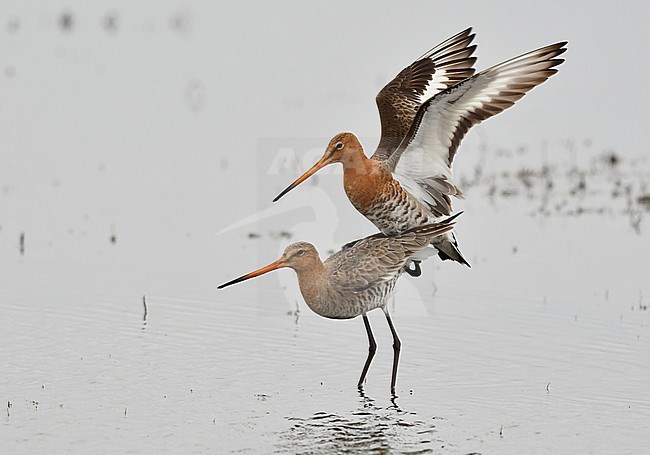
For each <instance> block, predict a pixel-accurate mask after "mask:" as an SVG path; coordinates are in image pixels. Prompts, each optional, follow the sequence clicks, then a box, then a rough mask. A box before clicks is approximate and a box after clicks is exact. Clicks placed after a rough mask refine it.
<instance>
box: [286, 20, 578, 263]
mask: <svg viewBox="0 0 650 455" xmlns="http://www.w3.org/2000/svg"><path fill="white" fill-rule="evenodd" d="M473 38H474V35H473V34H471V29H467V30H465V31H463V32H461V33H459V34H457V35H455V36H453V37H452V38H449V39H448V40H446V41H444V42H443V43H441V44H439V45H438V46H436V47H435V48H434V49H432V50H431V51H429V52H428V53H426V54H425V55H424V56H422V57H421V58H420V59H418V60H417V61H416V62H414V63H413V64H411V65H410V66H409V67H407V68H405V69H404V70H403V71H402V72H401V73H399V74H398V75H397V77H395V79H393V80H392V81H391V82H389V83H388V85H386V86H385V87H384V88H383V89H382V90H381V91H380V92H379V94H378V95H377V100H376V101H377V106H378V108H379V115H380V119H381V139H380V141H379V145H378V147H377V150H376V151H375V153H374V154H373V155H372V157H370V158H368V157H366V155H365V153H364V151H363V147H362V146H361V144H360V142H359V140H358V139H357V137H356V136H355V135H354V134H352V133H347V132H346V133H339V134H337V135H336V136H334V138H333V139H332V140H331V141H330V142H329V144H328V146H327V149H326V150H325V153H324V154H323V156H322V158H321V159H320V160H319V161H318V162H317V163H316V164H315V165H314V166H312V167H311V168H310V169H309V170H307V172H305V173H304V174H303V175H302V176H301V177H299V178H298V179H297V180H296V181H295V182H293V183H292V184H291V185H289V186H288V187H287V188H286V189H285V190H284V191H282V192H281V193H280V194H279V195H278V196H277V197H276V198H275V199H274V200H273V201H274V202H275V201H277V200H278V199H280V198H281V197H282V196H284V195H285V194H286V193H287V192H289V191H290V190H292V189H293V188H295V187H296V186H297V185H299V184H300V183H301V182H303V181H304V180H306V179H307V178H309V177H310V176H311V175H313V174H314V173H315V172H317V171H318V170H319V169H322V168H323V167H325V166H327V165H329V164H332V163H342V165H343V185H344V188H345V192H346V194H347V196H348V199H349V200H350V202H351V203H352V205H353V206H354V207H355V208H356V209H357V210H358V211H359V212H360V213H361V214H363V215H364V216H365V217H366V218H368V219H369V220H370V221H371V222H372V223H373V224H374V225H375V226H377V228H379V230H381V232H382V233H384V234H386V235H394V234H397V233H400V232H404V231H406V230H408V229H411V228H413V227H415V226H421V225H424V224H429V223H432V222H435V221H436V220H438V219H439V218H440V217H441V216H445V215H450V214H451V213H452V202H451V196H454V197H458V198H462V197H463V194H462V192H461V191H460V189H459V188H458V187H457V186H456V185H455V184H454V183H453V182H452V179H453V171H452V170H453V160H454V157H455V156H456V152H457V150H458V146H459V144H460V142H461V140H462V139H463V137H464V136H465V134H466V133H467V131H468V130H469V129H470V128H471V127H472V126H474V125H476V124H478V123H480V122H481V121H483V120H485V119H487V118H489V117H492V116H494V115H496V114H498V113H500V112H502V111H504V110H505V109H507V108H509V107H510V106H512V105H513V104H514V103H515V101H517V100H519V99H520V98H521V97H523V96H524V95H525V94H526V93H527V92H529V91H530V90H531V89H533V88H534V87H536V86H538V85H540V84H541V83H543V82H544V81H546V80H547V79H548V78H549V77H551V76H552V75H553V74H555V73H556V72H557V69H556V67H557V66H558V65H560V64H561V63H562V62H564V60H563V59H560V58H557V57H558V56H559V55H561V54H562V53H564V52H565V51H566V47H565V46H566V44H567V43H566V42H560V43H556V44H551V45H549V46H545V47H542V48H540V49H537V50H534V51H531V52H528V53H526V54H523V55H521V56H519V57H515V58H513V59H511V60H508V61H506V62H503V63H500V64H498V65H496V66H493V67H492V68H489V69H487V70H484V71H482V72H480V73H478V74H474V70H473V69H472V65H473V64H474V62H475V57H472V54H473V52H474V50H475V45H471V46H470V43H471V42H472V40H473ZM433 246H434V247H435V248H436V249H437V250H438V255H439V256H440V258H441V259H443V260H447V259H450V260H454V261H456V262H459V263H461V264H465V265H467V266H469V263H468V262H467V260H466V259H465V258H464V257H463V255H462V254H461V252H460V250H459V248H458V243H457V241H456V238H455V236H454V234H453V232H449V233H447V234H445V235H443V236H439V237H436V238H434V239H433Z"/></svg>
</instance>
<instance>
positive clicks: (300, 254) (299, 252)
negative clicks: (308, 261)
mask: <svg viewBox="0 0 650 455" xmlns="http://www.w3.org/2000/svg"><path fill="white" fill-rule="evenodd" d="M303 254H305V250H303V249H302V248H301V249H299V250H298V251H296V254H295V256H302V255H303Z"/></svg>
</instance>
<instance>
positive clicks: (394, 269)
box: [219, 215, 458, 395]
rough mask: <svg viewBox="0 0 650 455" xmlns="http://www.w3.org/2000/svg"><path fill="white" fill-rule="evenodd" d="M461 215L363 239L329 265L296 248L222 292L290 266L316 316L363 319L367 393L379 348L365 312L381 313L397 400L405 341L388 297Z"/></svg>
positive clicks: (310, 250) (306, 246) (303, 246)
mask: <svg viewBox="0 0 650 455" xmlns="http://www.w3.org/2000/svg"><path fill="white" fill-rule="evenodd" d="M456 216H458V215H456ZM456 216H454V217H451V218H447V219H445V220H443V221H441V222H438V223H433V224H428V225H424V226H418V227H415V228H413V229H410V230H407V231H406V232H404V233H402V234H399V235H396V236H393V237H388V236H385V235H383V234H375V235H373V236H370V237H366V238H363V239H361V240H358V241H356V242H352V243H349V244H348V245H346V246H344V247H343V249H341V250H340V251H338V252H337V253H334V254H333V255H331V256H330V257H329V258H327V259H326V260H325V261H324V262H323V261H321V259H320V257H319V256H318V251H316V248H315V247H314V246H313V245H312V244H310V243H307V242H297V243H292V244H291V245H289V246H288V247H287V248H286V249H285V250H284V253H283V254H282V256H281V257H280V259H278V260H277V261H275V262H272V263H271V264H269V265H267V266H266V267H262V268H261V269H258V270H256V271H254V272H251V273H248V274H246V275H243V276H241V277H239V278H235V279H234V280H232V281H229V282H227V283H225V284H222V285H221V286H219V289H221V288H224V287H226V286H230V285H232V284H235V283H239V282H241V281H244V280H248V279H250V278H254V277H256V276H259V275H262V274H264V273H267V272H271V271H273V270H277V269H280V268H285V267H288V268H291V269H293V270H294V271H295V272H296V275H297V276H298V284H299V286H300V292H301V293H302V296H303V298H304V299H305V302H306V303H307V306H309V308H311V309H312V310H313V311H314V312H315V313H316V314H319V315H320V316H323V317H326V318H331V319H350V318H355V317H357V316H360V315H361V316H363V322H364V325H365V327H366V332H367V335H368V344H369V348H368V357H367V359H366V362H365V364H364V366H363V370H362V372H361V377H360V378H359V383H358V387H359V388H360V389H361V388H363V383H364V380H365V378H366V373H367V372H368V367H370V363H371V361H372V358H373V357H374V355H375V351H376V348H377V345H376V343H375V338H374V336H373V334H372V330H371V329H370V323H369V322H368V318H367V316H366V313H368V312H369V311H372V310H374V309H376V308H381V309H382V310H383V312H384V314H385V315H386V319H387V321H388V326H389V327H390V330H391V333H392V335H393V371H392V377H391V386H390V387H391V393H392V394H393V395H395V382H396V380H397V365H398V362H399V353H400V348H401V342H400V339H399V337H398V336H397V332H396V331H395V327H394V326H393V321H392V319H391V317H390V314H389V312H388V308H387V306H386V304H387V301H388V297H389V296H390V295H391V293H392V292H393V289H394V287H395V283H396V281H397V279H398V278H399V277H400V275H402V273H404V272H405V271H406V269H407V264H408V263H409V262H410V261H415V260H417V261H421V260H423V259H426V258H427V257H429V256H431V255H433V254H436V250H435V249H434V248H431V247H430V244H431V241H432V240H433V239H434V238H435V237H438V236H440V235H444V234H445V233H447V232H449V231H451V230H452V229H453V227H454V222H453V219H454V218H455V217H456Z"/></svg>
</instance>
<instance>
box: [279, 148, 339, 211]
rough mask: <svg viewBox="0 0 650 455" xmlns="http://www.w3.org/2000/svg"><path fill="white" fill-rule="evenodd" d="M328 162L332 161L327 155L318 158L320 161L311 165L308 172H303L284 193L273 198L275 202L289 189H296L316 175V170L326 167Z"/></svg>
mask: <svg viewBox="0 0 650 455" xmlns="http://www.w3.org/2000/svg"><path fill="white" fill-rule="evenodd" d="M328 164H330V162H329V160H328V159H326V158H325V157H323V158H321V159H320V160H318V163H316V164H314V165H313V166H312V167H310V168H309V170H308V171H307V172H305V173H304V174H302V175H301V176H300V177H298V179H296V181H295V182H293V183H292V184H291V185H289V186H288V187H286V188H285V189H284V191H283V192H282V193H280V194H278V195H277V196H276V197H275V199H273V202H277V201H278V199H280V198H281V197H282V196H284V195H285V194H287V193H288V192H289V191H291V190H292V189H294V188H295V187H297V186H298V185H300V184H301V183H302V182H304V181H305V180H307V179H308V178H309V177H311V176H312V175H314V174H315V173H316V172H318V171H319V170H320V169H322V168H324V167H325V166H327V165H328Z"/></svg>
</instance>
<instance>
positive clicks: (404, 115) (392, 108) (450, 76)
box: [373, 28, 476, 160]
mask: <svg viewBox="0 0 650 455" xmlns="http://www.w3.org/2000/svg"><path fill="white" fill-rule="evenodd" d="M472 40H474V34H472V29H471V28H468V29H467V30H464V31H462V32H460V33H458V34H457V35H455V36H452V37H451V38H449V39H447V40H446V41H444V42H442V43H440V44H438V45H437V46H436V47H434V48H433V49H431V50H430V51H429V52H427V53H426V54H424V55H423V56H422V57H420V58H419V59H418V60H417V61H415V62H413V63H412V64H411V65H410V66H408V67H406V68H404V69H403V70H402V71H401V72H400V73H399V74H398V75H397V76H396V77H395V79H393V80H392V81H390V82H389V83H388V84H387V85H386V86H385V87H384V88H383V89H381V91H380V92H379V94H378V95H377V99H376V101H377V108H378V109H379V117H380V120H381V139H380V141H379V145H378V146H377V151H375V153H374V155H373V158H375V159H378V160H385V159H387V158H388V157H389V156H390V154H391V153H392V152H393V151H395V149H396V148H397V146H398V145H399V144H400V142H402V139H404V136H406V133H407V132H408V131H409V128H410V127H411V124H412V123H413V119H414V118H415V115H416V113H417V111H418V109H419V107H420V105H421V104H422V103H423V102H424V101H426V100H427V99H429V98H431V97H432V96H434V95H435V94H437V93H440V92H441V91H443V90H445V89H446V88H448V87H452V86H454V85H456V84H458V83H459V82H460V81H462V80H465V79H467V78H468V77H470V76H472V75H473V74H474V69H473V68H472V66H473V65H474V63H475V62H476V57H472V54H473V53H474V51H475V50H476V45H473V46H470V44H471V42H472Z"/></svg>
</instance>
